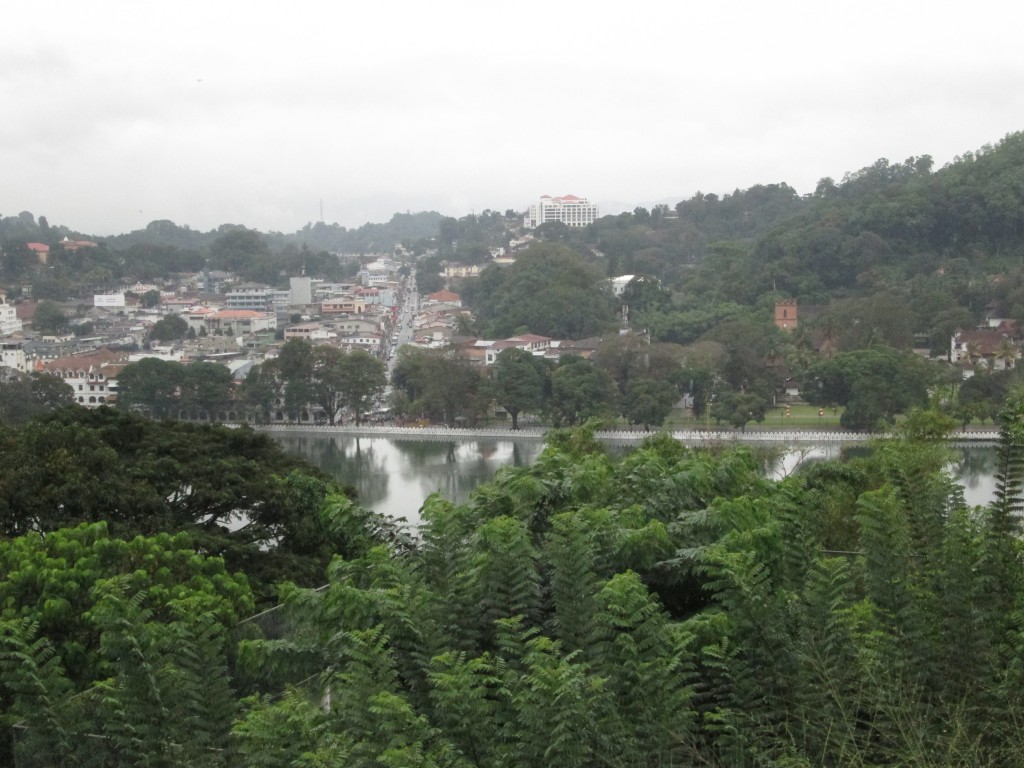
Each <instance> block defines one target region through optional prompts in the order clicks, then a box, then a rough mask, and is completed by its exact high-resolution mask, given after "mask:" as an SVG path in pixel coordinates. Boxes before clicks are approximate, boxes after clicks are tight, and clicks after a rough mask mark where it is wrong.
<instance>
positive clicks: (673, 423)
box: [663, 405, 843, 429]
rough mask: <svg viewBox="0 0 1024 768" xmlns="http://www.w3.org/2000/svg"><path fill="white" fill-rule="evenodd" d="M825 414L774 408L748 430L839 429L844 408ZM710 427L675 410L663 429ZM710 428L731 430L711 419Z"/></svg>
mask: <svg viewBox="0 0 1024 768" xmlns="http://www.w3.org/2000/svg"><path fill="white" fill-rule="evenodd" d="M823 411H824V414H823V415H821V416H819V415H818V406H816V405H794V406H792V407H791V408H790V415H789V416H787V415H786V410H785V408H772V409H771V410H769V411H768V412H767V413H766V414H765V417H764V421H762V422H761V423H760V424H758V423H757V422H756V421H752V422H750V423H749V424H747V429H839V428H840V427H839V417H840V416H842V414H843V409H842V408H836V409H835V410H834V411H833V409H832V408H824V409H823ZM706 426H708V422H707V421H706V420H705V419H697V420H694V419H691V418H689V416H688V415H687V414H686V413H685V412H684V411H681V410H673V411H672V413H671V414H670V415H669V417H668V419H667V420H666V421H665V425H664V427H663V429H701V428H704V427H706ZM710 426H711V427H712V429H715V428H729V426H728V425H727V424H722V425H718V424H716V423H715V420H714V419H711V421H710Z"/></svg>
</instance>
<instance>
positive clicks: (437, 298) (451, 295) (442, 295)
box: [423, 290, 462, 307]
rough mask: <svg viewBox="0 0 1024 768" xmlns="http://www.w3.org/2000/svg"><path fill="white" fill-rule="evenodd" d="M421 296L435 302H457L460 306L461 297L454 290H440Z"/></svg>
mask: <svg viewBox="0 0 1024 768" xmlns="http://www.w3.org/2000/svg"><path fill="white" fill-rule="evenodd" d="M423 298H424V299H425V300H426V301H430V302H434V303H436V304H457V305H458V306H460V307H461V306H462V297H461V296H460V295H459V294H457V293H455V292H454V291H449V290H440V291H438V292H437V293H428V294H427V295H426V296H424V297H423Z"/></svg>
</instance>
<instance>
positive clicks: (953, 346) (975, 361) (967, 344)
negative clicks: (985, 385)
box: [949, 328, 1020, 378]
mask: <svg viewBox="0 0 1024 768" xmlns="http://www.w3.org/2000/svg"><path fill="white" fill-rule="evenodd" d="M1019 358H1020V349H1019V348H1018V346H1017V344H1016V343H1015V342H1014V341H1013V339H1012V338H1011V336H1010V335H1009V333H1006V332H1005V330H999V329H993V328H976V329H974V330H970V331H957V332H956V333H955V334H953V337H952V339H951V340H950V345H949V361H950V362H951V363H953V364H954V365H961V366H963V367H964V378H969V377H970V376H972V375H974V368H975V366H978V365H984V366H985V367H986V368H988V369H989V370H993V371H1003V370H1007V369H1009V368H1013V367H1014V366H1015V364H1016V361H1017V360H1018V359H1019Z"/></svg>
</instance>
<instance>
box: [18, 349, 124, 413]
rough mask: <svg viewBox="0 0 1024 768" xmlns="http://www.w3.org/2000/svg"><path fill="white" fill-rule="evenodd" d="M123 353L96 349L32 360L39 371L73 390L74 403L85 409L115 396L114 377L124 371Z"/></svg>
mask: <svg viewBox="0 0 1024 768" xmlns="http://www.w3.org/2000/svg"><path fill="white" fill-rule="evenodd" d="M126 360H127V355H125V354H124V353H123V352H115V351H113V350H110V349H99V350H95V351H93V352H90V353H88V354H84V355H72V356H70V357H61V358H57V359H56V360H50V361H49V362H46V363H44V362H42V361H41V360H38V361H36V366H35V369H36V371H38V372H39V373H48V374H50V375H51V376H56V377H57V378H58V379H62V380H63V381H64V383H65V384H67V385H68V386H69V387H71V389H72V390H73V391H74V397H75V402H77V403H78V404H79V405H81V406H83V407H85V408H99V407H100V406H101V405H106V404H107V403H110V402H113V401H114V400H116V399H117V377H118V376H119V375H120V373H121V371H123V370H124V367H125V363H126Z"/></svg>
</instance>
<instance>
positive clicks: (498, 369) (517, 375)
mask: <svg viewBox="0 0 1024 768" xmlns="http://www.w3.org/2000/svg"><path fill="white" fill-rule="evenodd" d="M491 375H492V384H493V396H494V398H495V400H496V401H497V402H498V404H499V405H501V407H502V408H504V409H505V410H506V411H507V412H508V414H509V415H510V416H511V417H512V429H518V428H519V414H520V412H522V411H533V412H535V413H536V412H538V411H540V409H541V407H542V406H543V404H544V395H545V392H546V391H547V390H548V388H549V376H550V368H549V366H548V365H547V364H546V363H545V362H544V361H543V360H541V359H539V358H536V357H534V356H533V355H532V354H531V353H530V352H528V351H526V350H523V349H516V348H510V349H506V350H504V351H503V352H502V353H501V354H499V355H498V358H497V360H496V361H495V363H494V369H493V372H492V374H491Z"/></svg>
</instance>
